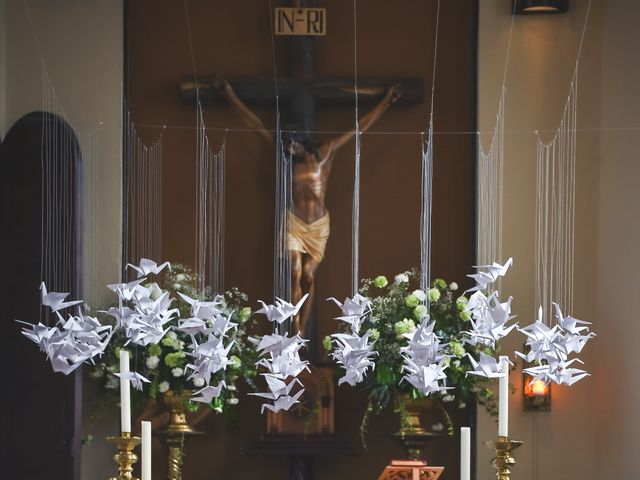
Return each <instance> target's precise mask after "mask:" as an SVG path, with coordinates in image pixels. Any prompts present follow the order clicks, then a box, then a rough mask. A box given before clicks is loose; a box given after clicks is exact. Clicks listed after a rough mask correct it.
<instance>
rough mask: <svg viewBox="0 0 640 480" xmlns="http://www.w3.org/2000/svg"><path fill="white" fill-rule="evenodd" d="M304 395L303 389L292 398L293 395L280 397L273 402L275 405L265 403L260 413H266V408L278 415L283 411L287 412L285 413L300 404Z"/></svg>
mask: <svg viewBox="0 0 640 480" xmlns="http://www.w3.org/2000/svg"><path fill="white" fill-rule="evenodd" d="M303 393H304V388H301V389H300V390H298V391H297V392H296V393H295V395H293V396H291V395H282V396H281V397H278V398H277V399H276V400H275V401H274V402H273V405H271V404H269V403H263V404H262V408H261V409H260V413H264V410H265V408H266V409H267V410H271V411H272V412H273V413H278V412H279V411H281V410H285V411H286V410H289V409H290V408H291V407H293V406H294V405H295V404H296V403H300V400H299V399H300V397H301V396H302V394H303Z"/></svg>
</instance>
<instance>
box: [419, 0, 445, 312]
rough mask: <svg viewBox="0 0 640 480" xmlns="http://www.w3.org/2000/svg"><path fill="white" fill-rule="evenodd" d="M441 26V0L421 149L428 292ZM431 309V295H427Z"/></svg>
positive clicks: (423, 275) (423, 277) (424, 285)
mask: <svg viewBox="0 0 640 480" xmlns="http://www.w3.org/2000/svg"><path fill="white" fill-rule="evenodd" d="M439 25H440V0H438V5H437V9H436V26H435V38H434V48H433V71H432V77H431V100H430V102H431V103H430V107H429V129H428V133H427V139H426V141H425V139H424V135H423V136H422V142H421V144H422V145H421V148H422V155H421V160H422V162H421V170H422V172H421V174H422V183H421V190H420V196H421V202H420V288H421V289H422V291H424V292H426V291H427V290H428V289H429V285H430V284H431V211H432V199H433V189H432V186H433V108H434V99H435V91H436V65H437V58H438V29H439ZM425 302H426V305H427V308H429V295H425Z"/></svg>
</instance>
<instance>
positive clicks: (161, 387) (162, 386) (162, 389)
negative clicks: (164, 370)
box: [158, 382, 169, 393]
mask: <svg viewBox="0 0 640 480" xmlns="http://www.w3.org/2000/svg"><path fill="white" fill-rule="evenodd" d="M167 390H169V382H162V383H160V385H158V391H159V392H160V393H164V392H166V391H167Z"/></svg>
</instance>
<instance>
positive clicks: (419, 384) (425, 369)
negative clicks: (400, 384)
mask: <svg viewBox="0 0 640 480" xmlns="http://www.w3.org/2000/svg"><path fill="white" fill-rule="evenodd" d="M434 327H435V322H434V321H430V318H429V316H428V315H426V316H425V317H424V318H423V319H422V321H421V322H420V325H418V328H417V329H416V330H415V332H413V333H406V334H404V337H405V338H407V339H408V340H409V344H408V345H407V346H406V347H403V348H402V349H401V351H402V354H403V358H404V363H403V365H402V370H403V371H405V372H407V374H406V375H405V376H404V377H403V380H406V381H407V382H409V383H410V384H411V385H413V386H414V387H415V388H416V389H417V390H419V391H420V392H422V393H423V394H424V395H429V394H430V393H434V392H444V391H446V390H447V389H448V388H450V387H447V386H446V379H447V374H446V373H445V370H446V369H447V367H448V365H447V363H446V359H447V358H448V355H446V354H445V353H444V351H443V347H444V346H443V345H441V344H440V338H438V336H437V335H436V334H435V333H434V332H433V329H434Z"/></svg>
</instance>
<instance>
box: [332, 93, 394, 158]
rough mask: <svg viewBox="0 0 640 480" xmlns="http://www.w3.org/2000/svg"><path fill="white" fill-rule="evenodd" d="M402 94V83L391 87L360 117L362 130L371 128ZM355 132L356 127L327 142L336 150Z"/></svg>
mask: <svg viewBox="0 0 640 480" xmlns="http://www.w3.org/2000/svg"><path fill="white" fill-rule="evenodd" d="M401 96H402V88H401V86H400V85H394V86H393V87H391V88H389V90H388V91H387V94H386V95H385V96H384V98H383V99H382V100H380V102H379V103H378V104H377V105H376V106H375V107H374V108H373V110H371V111H370V112H369V113H367V114H366V115H364V116H363V117H362V118H360V120H359V122H358V124H359V126H360V132H361V133H362V132H366V131H367V130H369V129H370V128H371V126H372V125H373V124H374V123H376V122H377V121H378V120H379V119H380V117H381V116H382V114H383V113H384V112H385V111H386V110H387V108H389V107H390V106H391V105H393V104H394V103H396V102H397V101H398V99H399V98H400V97H401ZM355 134H356V131H355V129H354V130H350V131H348V132H345V133H343V134H342V135H340V136H338V137H336V138H334V139H332V140H329V141H328V142H326V144H327V145H328V146H330V147H331V148H332V150H333V151H334V152H335V151H336V150H337V149H338V148H340V147H342V146H344V145H345V144H346V143H347V142H348V141H349V140H351V138H352V137H353V136H354V135H355Z"/></svg>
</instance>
